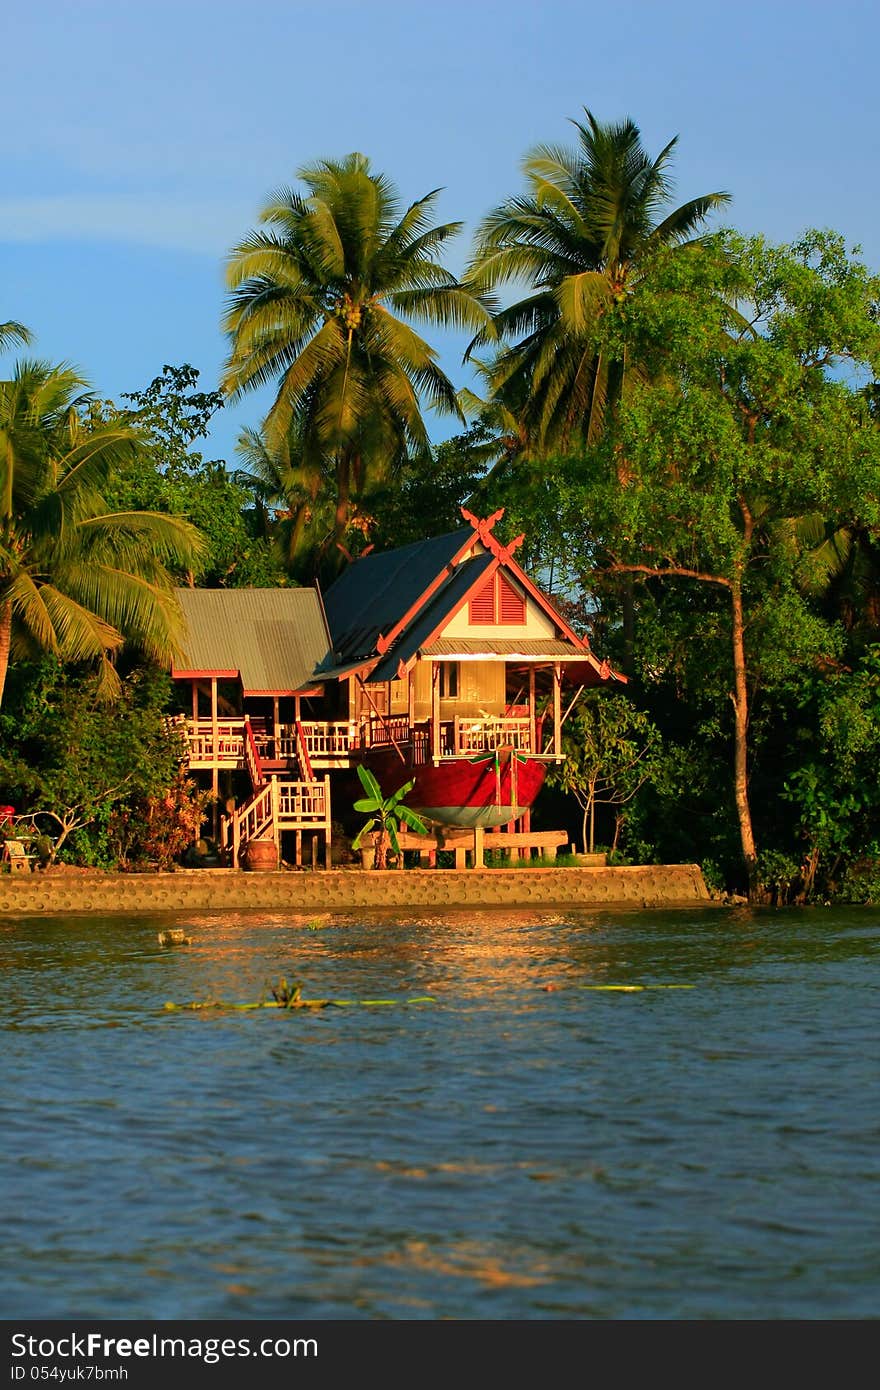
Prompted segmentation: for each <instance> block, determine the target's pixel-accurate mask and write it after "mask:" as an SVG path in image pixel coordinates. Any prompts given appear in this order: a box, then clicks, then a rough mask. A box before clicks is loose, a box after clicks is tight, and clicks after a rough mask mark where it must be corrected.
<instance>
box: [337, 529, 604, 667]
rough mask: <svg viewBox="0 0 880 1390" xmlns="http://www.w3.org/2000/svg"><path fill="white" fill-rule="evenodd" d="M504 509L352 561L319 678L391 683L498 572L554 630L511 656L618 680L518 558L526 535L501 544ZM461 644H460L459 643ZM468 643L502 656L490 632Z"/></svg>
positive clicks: (517, 645)
mask: <svg viewBox="0 0 880 1390" xmlns="http://www.w3.org/2000/svg"><path fill="white" fill-rule="evenodd" d="M502 514H503V513H502V512H500V511H499V512H496V513H495V515H494V516H491V517H489V518H487V519H480V518H477V517H475V516H472V515H471V513H469V512H466V511H465V510H464V508H462V515H463V516H464V517H465V519H466V520H467V521H468V522H469V523H470V526H469V528H464V529H462V530H460V531H452V532H450V533H449V534H448V535H445V536H438V537H435V538H433V539H432V540H427V541H417V542H415V543H414V544H412V545H406V546H401V547H400V548H399V549H397V550H389V551H385V552H383V553H380V554H378V555H376V554H372V553H371V554H369V555H367V556H363V557H362V558H360V559H358V560H355V561H353V562H352V564H351V565H349V567H348V569H346V570H345V571H344V572H343V574H342V575H341V576H340V577H339V579H337V581H336V583H335V584H333V585H332V587H331V588H330V589H329V590H328V592H327V595H326V597H325V606H326V612H327V621H328V625H329V628H330V633H331V637H332V652H331V653H330V654H329V655H328V658H327V660H326V661H325V662H324V664H323V665H322V667H321V668H320V669H319V670H318V671H317V672H316V675H317V676H318V678H319V679H322V680H326V679H333V678H336V677H342V676H345V675H352V674H354V673H358V674H361V673H363V674H366V673H367V672H369V675H368V677H367V678H368V679H369V680H370V681H374V682H381V681H388V680H394V679H395V678H397V677H398V676H399V675H400V674H401V673H402V671H403V670H404V669H405V668H407V667H409V666H410V665H411V664H412V663H413V661H415V660H416V658H417V656H418V655H419V653H422V654H423V655H427V654H429V653H430V654H432V655H433V654H434V651H435V648H436V644H437V642H438V640H440V639H441V635H442V632H443V629H444V627H445V626H446V624H447V623H448V622H449V621H450V620H451V619H452V617H453V616H454V615H455V614H456V613H457V612H458V611H459V609H460V608H462V607H463V605H464V604H465V603H466V602H467V600H468V598H469V597H470V596H471V595H472V594H473V593H474V592H475V591H477V590H478V589H479V588H480V587H481V585H482V584H483V582H484V581H485V579H486V577H487V576H488V575H489V574H491V573H493V572H494V571H496V570H504V571H506V572H507V573H508V574H510V575H511V576H512V577H513V578H514V579H515V580H516V581H517V582H518V584H519V585H520V586H521V587H522V588H523V589H524V590H525V592H526V594H527V595H528V597H529V599H530V601H532V602H533V603H535V604H536V605H537V607H538V608H539V609H541V610H542V611H543V612H544V613H545V614H546V615H547V616H548V617H549V618H550V619H551V621H552V622H553V624H554V627H555V630H556V636H555V637H554V638H551V639H549V640H545V641H542V642H540V643H538V644H536V645H534V648H533V649H531V648H528V649H527V648H526V647H525V646H524V643H523V641H522V640H521V639H516V641H515V642H514V643H513V646H512V647H511V655H516V656H520V657H523V658H524V659H525V660H526V661H531V662H535V661H538V660H544V661H546V660H548V659H549V660H559V659H560V658H562V659H563V660H565V658H566V657H568V658H569V659H573V660H576V661H578V662H581V663H583V664H584V668H585V669H586V668H587V667H588V668H590V671H591V678H592V680H599V681H602V680H606V679H609V678H611V677H616V675H617V673H616V672H611V671H610V670H609V668H608V667H607V665H606V664H605V663H603V662H599V661H598V660H597V659H596V658H595V657H594V656H593V654H592V652H591V651H590V645H589V643H588V642H587V641H586V639H585V638H582V637H579V636H578V635H577V633H575V632H574V631H573V630H572V629H571V627H570V626H569V625H568V623H567V622H566V621H565V619H564V618H563V617H562V616H561V614H560V613H558V612H557V611H556V609H555V608H554V606H553V604H552V603H551V601H550V600H549V599H548V598H547V596H546V595H545V594H543V593H542V592H541V590H540V589H538V588H537V586H536V585H535V584H534V583H533V582H532V581H531V579H529V577H528V575H527V574H525V572H524V571H523V570H522V569H521V568H520V567H519V565H518V564H517V563H516V561H515V560H514V559H513V556H512V552H513V551H514V550H515V549H516V548H517V546H518V545H519V544H520V543H521V542H522V539H523V537H522V536H519V537H518V538H517V539H516V540H515V541H512V542H511V543H510V544H509V545H507V546H504V545H502V544H501V542H500V541H498V539H497V538H496V537H495V536H494V535H493V534H492V527H493V526H494V524H495V522H496V521H497V520H498V518H499V517H500V516H501V515H502ZM456 645H457V646H458V648H459V650H461V649H462V644H461V643H460V642H457V643H456ZM468 647H469V649H471V648H472V649H473V652H474V654H475V655H476V654H479V653H483V654H486V655H495V656H497V657H501V656H502V655H504V654H505V647H504V643H503V641H502V642H500V644H499V641H498V640H495V639H493V637H492V634H491V632H490V631H487V633H486V634H485V636H484V635H483V634H481V635H480V638H479V639H476V638H474V639H471V640H470V641H469V642H468ZM619 679H621V680H622V679H625V678H624V677H619Z"/></svg>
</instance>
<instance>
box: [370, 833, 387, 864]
mask: <svg viewBox="0 0 880 1390" xmlns="http://www.w3.org/2000/svg"><path fill="white" fill-rule="evenodd" d="M373 843H374V845H375V846H376V853H375V854H374V855H373V868H374V869H386V868H387V867H388V862H387V858H388V832H387V830H386V829H385V827H384V826H383V827H382V829H381V830H377V831H376V834H375V835H374V836H373Z"/></svg>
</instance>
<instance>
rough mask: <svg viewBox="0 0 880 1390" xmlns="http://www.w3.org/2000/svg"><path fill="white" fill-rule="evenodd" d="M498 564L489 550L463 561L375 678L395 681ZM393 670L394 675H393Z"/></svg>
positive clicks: (405, 629)
mask: <svg viewBox="0 0 880 1390" xmlns="http://www.w3.org/2000/svg"><path fill="white" fill-rule="evenodd" d="M493 563H494V557H493V556H492V555H490V554H489V552H488V550H486V551H484V552H483V554H482V555H475V556H474V557H473V558H472V559H470V560H462V562H461V564H460V565H456V567H455V569H454V570H453V571H452V574H451V575H450V576H449V578H448V579H447V580H446V583H445V584H444V585H443V586H442V588H440V589H438V590H437V592H436V594H435V595H434V597H433V598H431V599H429V601H428V603H427V604H426V605H425V607H424V608H423V609H421V610H420V612H418V613H417V614H416V615H415V617H414V618H413V620H412V622H411V623H410V624H409V626H408V627H405V628H404V630H403V632H402V633H401V634H400V636H399V637H398V639H397V641H396V642H395V643H394V644H393V645H392V646H391V647H390V648H389V651H388V654H387V655H386V656H385V657H383V659H382V661H380V663H379V665H378V666H377V667H376V669H375V670H374V671H373V672H372V673H371V675H370V680H371V681H389V680H393V679H394V677H395V676H396V674H397V668H398V666H399V664H400V662H401V661H403V662H408V661H410V660H411V658H412V657H414V656H415V654H416V652H417V651H418V650H419V648H420V647H421V645H422V643H423V642H425V641H427V639H428V638H429V637H430V636H431V634H432V633H434V632H436V631H437V629H438V627H441V626H442V625H443V623H444V622H446V620H447V619H448V618H449V617H450V616H451V614H452V612H453V610H454V609H455V608H456V607H457V606H458V604H459V603H460V602H461V601H462V599H464V598H465V597H466V595H467V593H468V592H469V590H470V589H472V588H473V587H474V586H475V585H476V584H478V583H479V582H480V580H481V579H482V577H483V575H484V574H485V573H486V571H487V570H488V569H489V568H490V567H491V566H492V564H493ZM389 672H390V673H391V674H389Z"/></svg>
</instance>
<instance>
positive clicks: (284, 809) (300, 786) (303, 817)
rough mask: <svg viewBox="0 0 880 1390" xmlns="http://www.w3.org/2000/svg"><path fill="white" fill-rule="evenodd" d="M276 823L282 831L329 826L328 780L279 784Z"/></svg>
mask: <svg viewBox="0 0 880 1390" xmlns="http://www.w3.org/2000/svg"><path fill="white" fill-rule="evenodd" d="M277 786H278V821H279V825H280V826H281V828H282V829H286V828H288V827H297V828H298V827H301V826H303V827H307V826H309V825H312V824H314V825H329V823H330V795H329V778H327V777H325V778H324V780H323V781H321V782H318V781H314V782H279V783H278V784H277Z"/></svg>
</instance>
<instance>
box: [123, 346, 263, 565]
mask: <svg viewBox="0 0 880 1390" xmlns="http://www.w3.org/2000/svg"><path fill="white" fill-rule="evenodd" d="M198 382H199V372H198V371H197V370H196V368H195V367H193V366H191V365H190V364H189V363H188V362H185V363H183V365H182V366H179V367H175V366H170V365H168V364H166V365H165V366H164V367H163V369H162V373H161V375H160V376H157V377H154V379H153V380H152V381H151V382H150V384H149V385H148V386H146V387H145V388H144V389H143V390H142V391H131V392H127V393H125V394H124V395H123V400H126V401H130V402H131V403H132V405H131V408H130V409H129V410H128V411H127V412H125V419H126V420H127V421H128V423H130V424H132V425H133V426H135V427H136V428H137V430H138V435H139V439H140V446H139V448H138V449H137V451H136V452H134V453H132V454H131V455H130V456H129V457H128V458H127V459H126V460H125V461H124V462H123V463H122V465H121V466H120V467H119V468H118V469H116V471H115V472H114V475H113V477H112V479H111V480H109V482H108V502H109V503H110V504H111V505H112V506H113V507H114V508H118V509H120V510H129V509H136V510H147V511H156V512H164V513H167V514H169V515H171V516H178V517H182V518H185V519H186V520H187V521H189V522H191V523H192V524H193V525H194V526H195V527H196V528H197V530H198V531H199V533H200V534H201V536H202V537H203V539H204V542H205V547H204V552H203V555H202V558H201V560H200V563H199V565H198V568H197V569H195V570H194V569H193V568H192V567H187V568H184V569H181V570H180V571H179V573H178V576H177V577H178V579H179V581H180V582H181V583H186V584H190V585H193V584H195V583H196V582H198V583H199V584H201V585H204V586H205V587H208V588H215V587H230V588H234V587H240V586H247V585H257V586H271V585H274V584H280V583H284V579H285V576H284V573H283V571H282V569H281V568H280V567H279V565H278V564H277V563H276V560H275V557H274V556H273V554H272V547H271V545H270V542H269V540H268V538H267V537H266V536H265V535H264V534H261V531H260V527H259V518H258V517H257V516H256V515H255V513H254V512H253V509H252V507H251V502H252V497H251V494H250V492H249V490H248V489H247V488H246V487H243V486H242V485H241V482H240V481H238V480H237V478H236V476H235V475H233V474H231V473H230V472H229V470H228V469H227V467H226V465H225V463H224V462H223V460H222V459H207V458H205V457H204V455H203V454H202V453H201V451H200V450H199V449H198V448H196V447H195V446H196V445H197V444H198V442H199V441H200V440H201V439H203V438H205V437H206V435H207V432H208V428H209V426H210V423H211V420H212V418H213V416H214V415H215V413H216V412H217V410H219V409H220V408H221V407H222V405H223V396H222V395H221V393H220V392H218V391H200V390H199V389H198ZM116 414H117V410H116V407H115V406H114V405H112V404H110V405H109V406H108V407H105V408H104V411H103V415H104V416H106V417H109V418H111V419H112V418H114V417H115V416H116Z"/></svg>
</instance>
